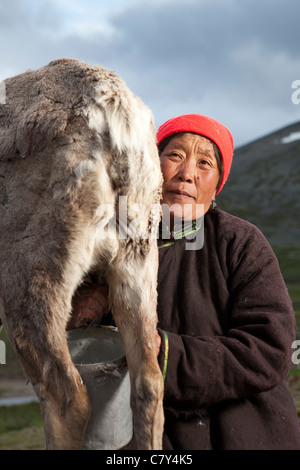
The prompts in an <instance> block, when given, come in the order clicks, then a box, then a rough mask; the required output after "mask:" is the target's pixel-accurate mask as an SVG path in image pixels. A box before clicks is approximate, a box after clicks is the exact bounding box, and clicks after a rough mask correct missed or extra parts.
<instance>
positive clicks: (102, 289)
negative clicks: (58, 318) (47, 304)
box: [67, 283, 109, 330]
mask: <svg viewBox="0 0 300 470" xmlns="http://www.w3.org/2000/svg"><path fill="white" fill-rule="evenodd" d="M108 311H109V306H108V287H107V286H106V285H103V284H96V283H94V284H88V285H83V286H81V287H79V288H78V289H77V291H76V292H75V294H74V296H73V299H72V316H71V318H70V321H69V323H68V326H67V329H68V330H71V329H73V328H79V327H80V326H85V325H87V324H89V323H96V324H99V323H101V320H102V317H103V315H105V314H106V313H108Z"/></svg>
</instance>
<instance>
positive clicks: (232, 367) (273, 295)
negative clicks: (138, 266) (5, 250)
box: [74, 114, 300, 450]
mask: <svg viewBox="0 0 300 470" xmlns="http://www.w3.org/2000/svg"><path fill="white" fill-rule="evenodd" d="M157 141H158V147H159V152H160V158H161V168H162V173H163V177H164V185H163V203H164V204H165V205H167V206H168V207H169V209H170V213H171V227H170V229H169V228H168V227H164V226H162V227H161V232H160V234H161V237H160V239H159V241H158V245H159V278H158V319H159V322H158V330H157V350H158V361H159V364H160V366H161V369H162V373H163V376H164V380H165V395H164V409H165V432H164V449H176V450H180V449H185V450H193V449H300V435H299V425H298V420H297V414H296V410H295V406H294V403H293V399H292V397H291V395H290V393H289V391H288V388H287V386H286V384H285V383H284V379H285V377H286V375H287V373H288V371H289V368H290V365H291V351H292V350H291V346H292V342H293V340H294V337H295V321H294V312H293V309H292V305H291V301H290V298H289V295H288V292H287V289H286V287H285V284H284V281H283V279H282V276H281V273H280V270H279V266H278V262H277V259H276V257H275V255H274V253H273V251H272V249H271V247H270V245H269V244H268V242H267V241H266V239H265V238H264V236H263V235H262V234H261V232H260V231H259V230H258V229H257V228H256V227H254V226H253V225H251V224H250V223H248V222H246V221H244V220H241V219H239V218H237V217H234V216H232V215H229V214H227V213H226V212H224V211H222V210H219V209H218V208H216V207H215V202H214V199H215V196H216V195H217V194H218V193H219V192H220V191H221V189H222V187H223V186H224V184H225V182H226V180H227V177H228V174H229V171H230V166H231V162H232V156H233V140H232V136H231V134H230V132H229V131H228V130H227V129H226V128H225V127H224V126H223V125H222V124H220V123H219V122H217V121H215V120H213V119H211V118H208V117H206V116H203V115H200V114H190V115H183V116H179V117H176V118H173V119H170V120H169V121H167V122H166V123H165V124H163V125H162V126H161V127H160V128H159V130H158V133H157ZM186 206H188V207H189V210H188V211H187V212H185V213H184V214H185V215H184V218H185V221H184V222H185V223H184V228H183V229H182V226H181V225H182V224H181V219H182V217H183V212H184V209H185V207H186ZM201 211H202V212H204V214H205V215H204V223H203V218H201V217H199V215H201ZM189 221H190V224H189ZM197 221H198V223H197ZM199 221H200V223H199ZM178 222H179V229H177V227H178ZM163 223H164V218H163ZM182 230H183V231H182ZM199 231H202V232H203V233H202V235H204V243H203V246H201V249H194V247H195V243H194V242H195V239H196V238H197V237H199ZM187 233H188V235H189V236H187ZM193 235H194V239H193V238H191V237H192V236H193ZM191 244H193V248H192V249H189V246H191ZM196 248H198V245H197V244H196ZM88 289H90V290H87V292H85V293H84V291H83V293H82V294H81V295H82V296H81V301H77V302H76V301H75V303H74V314H75V316H76V315H77V317H78V312H79V311H80V309H81V311H83V313H84V316H85V317H87V316H90V317H91V318H94V317H96V316H97V315H99V316H100V317H101V316H102V314H103V312H104V311H105V310H106V309H107V305H106V292H105V291H103V289H106V288H105V287H104V286H91V287H89V288H88ZM98 302H99V303H98ZM100 304H101V306H100ZM81 307H82V308H81ZM90 307H91V309H90ZM93 309H94V310H93ZM89 312H90V313H89Z"/></svg>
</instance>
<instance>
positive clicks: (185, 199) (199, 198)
mask: <svg viewBox="0 0 300 470" xmlns="http://www.w3.org/2000/svg"><path fill="white" fill-rule="evenodd" d="M160 162H161V170H162V173H163V177H164V183H163V191H162V203H163V204H167V205H168V206H169V210H170V212H171V214H173V215H174V217H175V218H180V219H183V218H184V219H185V220H192V219H196V218H199V217H201V216H202V215H203V214H205V213H206V212H207V211H208V209H209V207H210V204H211V201H212V200H213V199H214V198H215V195H216V187H217V184H218V181H219V170H218V164H217V160H216V157H215V152H214V148H213V144H212V143H211V141H210V140H209V139H207V138H206V137H202V136H200V135H197V134H190V133H185V134H183V135H180V136H176V134H175V135H174V137H173V139H171V141H170V142H169V143H168V144H167V146H166V147H165V148H164V150H163V151H162V153H161V155H160ZM171 206H172V207H171Z"/></svg>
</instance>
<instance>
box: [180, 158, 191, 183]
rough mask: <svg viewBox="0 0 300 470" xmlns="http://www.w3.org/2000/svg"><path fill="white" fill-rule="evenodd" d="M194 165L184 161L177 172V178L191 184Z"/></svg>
mask: <svg viewBox="0 0 300 470" xmlns="http://www.w3.org/2000/svg"><path fill="white" fill-rule="evenodd" d="M194 175H195V165H194V164H193V163H192V162H189V161H185V162H184V163H183V164H182V165H181V167H180V170H179V171H178V175H177V176H178V178H179V180H180V181H185V182H187V183H191V182H192V181H193V180H194Z"/></svg>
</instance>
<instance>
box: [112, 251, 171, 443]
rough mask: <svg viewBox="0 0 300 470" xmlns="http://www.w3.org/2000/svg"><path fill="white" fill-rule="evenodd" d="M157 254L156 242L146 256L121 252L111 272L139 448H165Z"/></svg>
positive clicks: (115, 313) (113, 302)
mask: <svg viewBox="0 0 300 470" xmlns="http://www.w3.org/2000/svg"><path fill="white" fill-rule="evenodd" d="M156 258H157V253H156V251H155V248H154V246H153V248H152V249H151V250H150V252H149V253H148V254H147V255H146V256H145V255H144V256H140V257H139V258H137V257H133V256H132V255H131V256H125V257H124V255H123V256H119V257H118V259H117V261H116V262H115V264H114V266H113V269H112V270H111V271H110V273H109V275H108V281H109V288H110V302H111V304H112V306H113V307H112V309H113V315H114V319H115V322H116V324H117V327H118V329H119V332H120V335H121V338H122V341H123V345H124V349H125V354H126V358H127V364H128V368H129V374H130V380H131V407H132V411H133V417H134V433H135V438H136V440H137V443H138V446H139V449H161V448H162V434H163V423H164V418H163V405H162V400H163V379H162V374H161V371H160V368H159V365H158V361H157V356H156V348H155V334H156V324H157V316H156V303H157V293H156V282H157V281H156V268H157V261H156Z"/></svg>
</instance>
